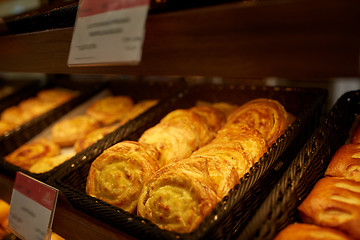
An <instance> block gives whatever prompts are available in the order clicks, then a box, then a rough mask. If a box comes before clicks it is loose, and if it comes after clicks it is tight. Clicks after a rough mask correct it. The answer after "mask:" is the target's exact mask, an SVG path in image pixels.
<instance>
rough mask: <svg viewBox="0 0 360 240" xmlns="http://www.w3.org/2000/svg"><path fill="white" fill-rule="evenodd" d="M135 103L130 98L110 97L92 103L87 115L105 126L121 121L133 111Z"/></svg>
mask: <svg viewBox="0 0 360 240" xmlns="http://www.w3.org/2000/svg"><path fill="white" fill-rule="evenodd" d="M133 105H134V102H133V100H132V98H130V97H129V96H108V97H105V98H102V99H100V100H97V101H95V102H94V103H92V104H91V105H90V106H89V107H88V109H87V110H86V114H87V115H89V116H91V117H93V118H95V119H96V120H97V121H99V122H101V123H102V124H104V125H109V124H112V123H115V122H117V121H121V120H122V119H123V118H124V116H125V115H126V113H127V112H128V111H130V110H131V109H132V107H133Z"/></svg>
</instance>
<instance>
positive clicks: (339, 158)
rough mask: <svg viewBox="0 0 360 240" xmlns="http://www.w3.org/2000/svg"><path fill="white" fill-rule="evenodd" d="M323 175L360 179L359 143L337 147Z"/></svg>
mask: <svg viewBox="0 0 360 240" xmlns="http://www.w3.org/2000/svg"><path fill="white" fill-rule="evenodd" d="M325 176H329V177H344V178H347V179H351V180H355V181H360V144H359V143H349V144H345V145H343V146H342V147H341V148H339V149H338V150H337V151H336V153H335V154H334V156H333V157H332V159H331V161H330V164H329V166H328V168H327V169H326V172H325Z"/></svg>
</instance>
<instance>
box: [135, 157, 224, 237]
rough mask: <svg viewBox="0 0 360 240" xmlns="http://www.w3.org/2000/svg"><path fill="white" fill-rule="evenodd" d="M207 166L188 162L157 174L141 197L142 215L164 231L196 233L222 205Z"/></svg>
mask: <svg viewBox="0 0 360 240" xmlns="http://www.w3.org/2000/svg"><path fill="white" fill-rule="evenodd" d="M206 165H207V163H206V160H202V161H194V160H191V159H186V160H183V161H178V162H173V163H170V164H168V165H167V166H165V167H163V168H161V169H159V170H158V171H156V172H155V174H154V175H153V176H152V177H151V178H149V179H148V180H147V181H146V183H145V184H144V187H143V189H142V191H141V193H140V197H139V201H138V208H137V213H138V215H139V216H141V217H144V218H147V219H149V220H150V221H151V222H152V223H154V224H156V225H157V226H158V227H159V228H161V229H166V230H169V231H175V232H178V233H186V232H191V231H192V230H194V229H195V228H196V227H197V226H198V224H199V223H200V222H201V221H202V220H203V219H204V217H205V216H206V215H208V214H209V212H210V211H211V210H212V209H213V208H214V207H215V205H216V204H217V202H218V201H219V198H218V197H217V195H216V193H215V190H214V187H213V183H212V181H211V179H210V178H209V175H208V173H207V166H206Z"/></svg>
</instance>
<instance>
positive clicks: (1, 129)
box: [0, 120, 15, 135]
mask: <svg viewBox="0 0 360 240" xmlns="http://www.w3.org/2000/svg"><path fill="white" fill-rule="evenodd" d="M14 127H15V125H14V124H11V123H9V122H5V121H3V120H0V135H2V134H4V133H6V132H8V131H10V130H12V129H14Z"/></svg>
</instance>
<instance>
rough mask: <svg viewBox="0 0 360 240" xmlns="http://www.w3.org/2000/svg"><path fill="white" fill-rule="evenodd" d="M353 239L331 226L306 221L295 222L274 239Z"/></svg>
mask: <svg viewBox="0 0 360 240" xmlns="http://www.w3.org/2000/svg"><path fill="white" fill-rule="evenodd" d="M291 239H292V240H352V238H350V237H348V236H346V235H345V234H344V233H342V232H339V231H336V230H334V229H331V228H325V227H319V226H316V225H312V224H306V223H293V224H290V225H288V226H287V227H285V228H284V229H283V230H281V231H280V232H279V233H278V235H276V237H275V238H274V240H291Z"/></svg>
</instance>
